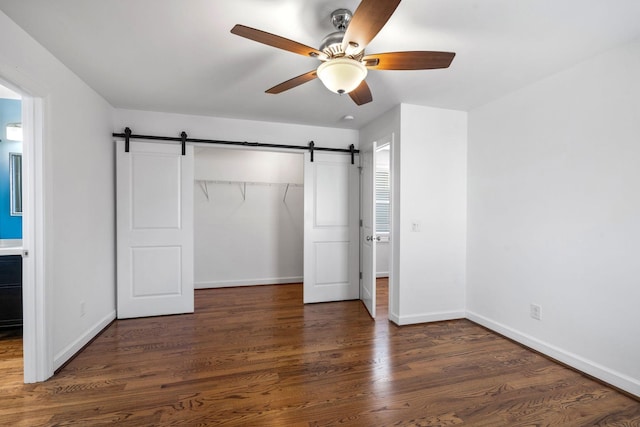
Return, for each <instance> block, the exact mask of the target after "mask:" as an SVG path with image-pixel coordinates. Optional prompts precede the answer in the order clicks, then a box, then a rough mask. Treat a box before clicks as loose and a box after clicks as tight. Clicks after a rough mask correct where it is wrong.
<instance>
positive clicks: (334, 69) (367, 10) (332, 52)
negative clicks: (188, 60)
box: [231, 0, 455, 105]
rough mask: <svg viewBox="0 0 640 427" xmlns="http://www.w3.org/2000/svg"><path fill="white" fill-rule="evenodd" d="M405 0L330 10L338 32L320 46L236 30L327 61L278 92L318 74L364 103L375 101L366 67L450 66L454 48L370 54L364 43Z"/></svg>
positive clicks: (331, 86) (244, 28) (330, 85)
mask: <svg viewBox="0 0 640 427" xmlns="http://www.w3.org/2000/svg"><path fill="white" fill-rule="evenodd" d="M399 4H400V0H362V2H360V5H359V6H358V8H357V9H356V11H355V13H351V11H349V10H347V9H338V10H335V11H334V12H333V13H332V14H331V22H332V24H333V26H334V27H335V28H336V30H337V31H336V32H334V33H331V34H329V35H328V36H327V37H325V38H324V40H323V41H322V44H321V45H320V48H319V49H314V48H312V47H309V46H306V45H304V44H301V43H298V42H296V41H293V40H289V39H286V38H284V37H280V36H277V35H275V34H271V33H267V32H265V31H261V30H257V29H255V28H251V27H247V26H244V25H236V26H234V27H233V28H232V29H231V32H232V33H233V34H235V35H238V36H241V37H245V38H247V39H250V40H254V41H257V42H259V43H264V44H266V45H269V46H273V47H277V48H279V49H283V50H287V51H289V52H293V53H297V54H299V55H303V56H310V57H312V58H317V59H319V60H320V61H322V64H320V66H319V67H318V68H317V69H316V70H313V71H309V72H308V73H305V74H302V75H299V76H297V77H294V78H292V79H289V80H287V81H285V82H283V83H280V84H278V85H276V86H274V87H272V88H271V89H267V91H266V93H271V94H277V93H282V92H284V91H285V90H289V89H292V88H294V87H296V86H299V85H301V84H303V83H307V82H309V81H311V80H314V79H315V78H319V79H320V80H321V81H322V83H323V84H324V85H325V86H326V87H327V89H329V90H330V91H332V92H335V93H339V94H343V93H348V94H349V96H350V97H351V99H353V101H354V102H355V103H356V104H358V105H363V104H366V103H368V102H371V101H372V100H373V97H372V95H371V90H370V89H369V86H368V85H367V82H366V81H365V80H364V79H365V77H366V76H367V70H429V69H436V68H447V67H449V65H450V64H451V61H453V57H454V56H455V53H453V52H431V51H410V52H389V53H377V54H372V55H367V54H365V52H364V49H365V47H366V46H367V45H368V44H369V42H371V40H373V38H374V37H375V36H376V35H377V34H378V32H379V31H380V30H381V29H382V27H384V25H385V24H386V23H387V21H388V20H389V18H390V17H391V15H392V14H393V12H394V11H395V10H396V8H397V7H398V5H399Z"/></svg>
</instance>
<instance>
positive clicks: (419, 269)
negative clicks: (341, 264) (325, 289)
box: [360, 104, 467, 324]
mask: <svg viewBox="0 0 640 427" xmlns="http://www.w3.org/2000/svg"><path fill="white" fill-rule="evenodd" d="M391 134H392V135H393V142H392V146H391V162H392V183H391V185H392V188H393V191H392V233H391V239H392V245H391V246H392V248H393V249H392V259H391V266H390V278H391V282H392V285H391V289H390V305H389V317H390V319H391V320H393V321H394V322H396V323H398V324H410V323H419V322H427V321H437V320H446V319H453V318H461V317H464V315H465V307H464V301H465V263H466V258H465V257H466V242H465V237H466V176H467V175H466V155H467V152H466V143H467V115H466V113H464V112H461V111H452V110H442V109H438V108H430V107H420V106H415V105H407V104H402V105H400V106H399V107H397V108H395V109H393V110H391V111H389V112H387V113H385V114H384V115H383V116H381V117H380V118H378V119H376V120H374V121H373V122H371V123H370V124H368V125H367V126H366V127H365V128H363V129H362V130H361V132H360V144H361V146H365V144H370V143H371V142H372V141H376V140H380V139H382V138H384V137H386V136H388V135H391ZM413 223H418V224H419V227H420V231H419V232H414V231H412V224H413Z"/></svg>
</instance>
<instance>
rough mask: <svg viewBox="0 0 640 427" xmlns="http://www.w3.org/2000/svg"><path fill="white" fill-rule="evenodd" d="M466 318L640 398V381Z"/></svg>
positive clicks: (483, 319)
mask: <svg viewBox="0 0 640 427" xmlns="http://www.w3.org/2000/svg"><path fill="white" fill-rule="evenodd" d="M466 317H467V319H469V320H471V321H472V322H475V323H477V324H479V325H482V326H484V327H485V328H488V329H491V330H492V331H494V332H497V333H499V334H500V335H504V336H505V337H507V338H510V339H512V340H514V341H516V342H518V343H520V344H522V345H524V346H526V347H529V348H532V349H533V350H535V351H538V352H540V353H542V354H544V355H546V356H549V357H551V358H552V359H555V360H557V361H559V362H561V363H564V364H566V365H568V366H570V367H572V368H574V369H577V370H578V371H581V372H584V373H585V374H587V375H590V376H592V377H595V378H597V379H599V380H601V381H604V382H605V383H608V384H611V385H612V386H614V387H618V388H619V389H621V390H624V391H626V392H627V393H630V394H632V395H634V396H637V397H640V381H638V380H636V379H635V378H631V377H629V376H627V375H624V374H621V373H620V372H616V371H614V370H612V369H609V368H607V367H605V366H602V365H599V364H598V363H595V362H593V361H591V360H588V359H585V358H583V357H580V356H578V355H577V354H573V353H571V352H568V351H566V350H563V349H561V348H559V347H556V346H554V345H551V344H548V343H546V342H544V341H541V340H539V339H537V338H534V337H532V336H530V335H527V334H524V333H522V332H520V331H517V330H515V329H513V328H510V327H508V326H506V325H503V324H501V323H498V322H495V321H493V320H491V319H488V318H486V317H484V316H481V315H479V314H477V313H474V312H471V311H467V316H466Z"/></svg>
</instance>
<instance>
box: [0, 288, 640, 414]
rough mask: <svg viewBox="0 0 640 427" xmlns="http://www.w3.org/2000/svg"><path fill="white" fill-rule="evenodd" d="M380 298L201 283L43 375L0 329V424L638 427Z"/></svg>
mask: <svg viewBox="0 0 640 427" xmlns="http://www.w3.org/2000/svg"><path fill="white" fill-rule="evenodd" d="M379 284H380V286H381V287H382V288H383V291H384V289H386V287H385V284H386V282H385V281H384V280H381V281H379ZM379 299H380V301H379V304H378V315H379V316H378V319H377V320H376V321H373V320H371V318H370V317H369V315H368V313H367V312H366V310H365V308H364V307H363V305H362V304H361V303H360V302H359V301H349V302H339V303H329V304H314V305H307V306H304V305H303V304H302V288H301V285H296V284H294V285H278V286H259V287H247V288H228V289H208V290H198V291H196V313H195V314H190V315H182V316H166V317H156V318H145V319H133V320H121V321H117V322H115V323H114V324H112V325H111V326H110V327H109V328H108V329H107V330H106V331H105V332H104V333H103V334H102V335H101V336H100V337H98V338H97V339H96V340H95V341H94V342H93V343H92V344H91V345H90V346H89V347H87V348H86V349H85V350H84V351H83V352H82V353H81V354H79V355H78V357H76V358H75V359H74V360H73V361H72V362H71V363H70V364H69V365H67V366H66V367H65V368H64V369H63V370H62V371H61V372H60V373H59V374H58V375H56V376H55V377H54V378H52V379H50V380H49V381H46V382H44V383H40V384H30V385H24V384H22V364H21V349H20V345H21V344H20V341H19V340H13V341H12V340H3V341H2V342H0V372H1V374H2V380H1V382H0V425H3V426H4V425H10V426H41V425H45V426H65V425H81V426H100V425H112V424H117V425H119V426H164V425H176V426H205V425H212V426H217V425H220V426H298V425H300V426H335V425H353V426H457V425H464V426H640V403H639V402H638V401H636V400H633V399H631V398H629V397H627V396H625V395H623V394H621V393H618V392H616V391H615V390H613V389H611V388H608V387H606V386H604V385H602V384H599V383H598V382H595V381H592V380H590V379H588V378H586V377H584V376H582V375H580V374H578V373H576V372H574V371H572V370H570V369H567V368H564V367H562V366H560V365H558V364H555V363H553V362H551V361H549V360H547V359H546V358H544V357H542V356H540V355H538V354H536V353H534V352H531V351H529V350H527V349H525V348H523V347H521V346H519V345H517V344H515V343H513V342H511V341H509V340H506V339H504V338H502V337H500V336H498V335H496V334H494V333H492V332H490V331H487V330H486V329H484V328H482V327H480V326H478V325H475V324H473V323H471V322H469V321H467V320H456V321H450V322H440V323H432V324H422V325H412V326H403V327H398V326H395V325H394V324H393V323H390V322H388V321H387V320H386V316H387V308H386V293H385V292H381V295H379ZM12 343H13V345H12Z"/></svg>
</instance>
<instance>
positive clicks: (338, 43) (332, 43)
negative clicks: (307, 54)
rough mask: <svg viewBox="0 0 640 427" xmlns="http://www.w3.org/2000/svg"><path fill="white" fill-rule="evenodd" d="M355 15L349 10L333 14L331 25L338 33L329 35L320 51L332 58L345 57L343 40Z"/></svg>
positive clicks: (340, 10)
mask: <svg viewBox="0 0 640 427" xmlns="http://www.w3.org/2000/svg"><path fill="white" fill-rule="evenodd" d="M352 16H353V14H352V13H351V11H350V10H349V9H337V10H334V11H333V12H332V13H331V24H333V26H334V27H335V29H336V30H337V31H335V32H333V33H331V34H329V35H328V36H326V37H325V38H324V39H323V40H322V44H320V49H319V50H321V51H323V52H324V53H326V54H327V55H328V56H329V57H330V58H334V57H339V56H344V54H345V52H344V50H343V49H342V40H343V39H344V33H345V31H346V30H347V27H348V26H349V22H351V17H352Z"/></svg>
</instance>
